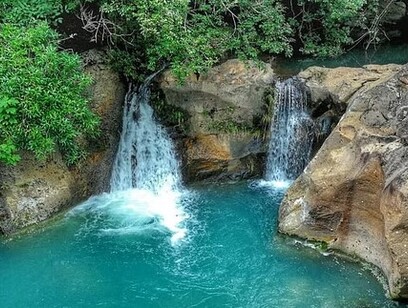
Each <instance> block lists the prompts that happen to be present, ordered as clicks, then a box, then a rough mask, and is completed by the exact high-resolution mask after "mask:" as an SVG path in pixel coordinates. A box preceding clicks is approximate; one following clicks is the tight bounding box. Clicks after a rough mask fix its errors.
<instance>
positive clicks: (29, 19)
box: [0, 0, 80, 25]
mask: <svg viewBox="0 0 408 308" xmlns="http://www.w3.org/2000/svg"><path fill="white" fill-rule="evenodd" d="M2 1H3V3H2V4H1V6H0V8H2V11H1V13H0V14H2V15H3V16H0V17H2V18H3V19H4V20H3V21H4V22H7V23H13V24H19V25H29V24H35V23H37V22H38V21H39V20H42V21H47V22H48V23H50V24H54V25H55V24H57V23H60V22H62V18H61V15H62V14H63V13H65V12H70V11H72V10H73V9H74V8H76V7H77V6H78V5H79V3H80V1H79V0H2Z"/></svg>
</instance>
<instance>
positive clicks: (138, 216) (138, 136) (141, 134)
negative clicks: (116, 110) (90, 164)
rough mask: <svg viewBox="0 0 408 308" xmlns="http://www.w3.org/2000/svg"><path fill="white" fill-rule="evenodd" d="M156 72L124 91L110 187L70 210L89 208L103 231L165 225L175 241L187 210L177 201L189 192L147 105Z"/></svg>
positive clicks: (143, 231)
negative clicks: (117, 144) (136, 86)
mask: <svg viewBox="0 0 408 308" xmlns="http://www.w3.org/2000/svg"><path fill="white" fill-rule="evenodd" d="M156 74H157V73H156ZM156 74H153V75H151V76H150V77H149V78H147V80H146V81H145V82H144V84H143V85H141V86H140V87H139V89H135V88H133V87H132V86H131V87H130V89H129V91H128V93H127V94H126V97H125V106H124V112H123V124H122V127H123V128H122V133H121V138H120V142H119V147H118V151H117V154H116V158H115V161H114V164H113V168H112V176H111V192H110V193H109V194H104V195H101V196H96V197H93V198H91V199H89V200H88V201H87V202H85V203H84V204H83V205H82V206H80V207H78V208H76V209H75V210H74V214H75V213H77V212H83V211H85V212H87V213H92V217H93V218H92V219H93V220H92V221H91V222H90V224H93V223H96V222H97V221H98V220H101V219H103V221H104V229H102V230H99V231H100V232H102V233H103V234H128V233H141V234H150V233H151V232H152V231H159V232H168V231H170V232H171V233H172V236H171V243H172V244H175V243H177V242H178V241H179V240H180V239H182V238H184V237H185V235H186V232H187V229H186V228H185V226H184V224H185V220H186V218H188V217H189V215H188V214H187V213H186V211H185V210H184V207H183V205H182V203H183V202H184V201H185V200H186V195H188V192H187V191H186V190H185V189H184V188H183V186H182V183H181V176H180V171H179V163H178V161H177V159H176V154H175V151H174V147H173V144H172V141H171V139H170V137H169V136H168V134H167V132H166V130H165V129H164V128H163V127H162V126H161V125H160V124H159V123H157V122H156V121H155V119H154V115H153V109H152V107H150V106H149V98H150V90H149V85H150V83H151V81H152V79H153V78H154V77H155V76H156Z"/></svg>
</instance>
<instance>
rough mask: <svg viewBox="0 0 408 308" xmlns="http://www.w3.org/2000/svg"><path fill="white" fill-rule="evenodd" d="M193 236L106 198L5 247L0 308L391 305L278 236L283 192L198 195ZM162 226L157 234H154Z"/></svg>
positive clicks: (236, 187) (348, 267)
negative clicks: (177, 234)
mask: <svg viewBox="0 0 408 308" xmlns="http://www.w3.org/2000/svg"><path fill="white" fill-rule="evenodd" d="M192 190H193V191H194V196H193V197H191V196H190V197H189V198H188V199H187V200H185V201H184V210H185V211H186V212H187V213H188V215H189V217H188V218H186V220H185V222H186V224H185V228H186V229H187V234H186V236H185V237H184V238H183V239H181V240H180V241H179V242H178V243H177V244H176V245H172V244H171V240H170V239H171V234H170V232H169V231H166V229H163V228H160V227H159V226H157V225H156V226H155V223H154V221H153V222H152V221H145V222H144V224H145V225H144V226H145V227H144V228H142V227H140V226H142V225H143V224H142V225H140V224H139V225H138V226H139V227H138V228H132V227H131V226H132V224H131V223H129V220H132V219H136V218H137V217H136V216H137V215H139V214H135V215H136V216H134V215H133V214H134V213H133V214H129V215H126V213H122V214H123V215H122V216H121V215H116V216H115V215H113V214H112V213H113V212H114V211H112V210H113V209H114V208H115V202H117V201H114V200H113V201H112V202H108V203H106V204H105V205H104V206H101V207H98V204H97V203H98V202H103V198H104V197H101V198H100V199H95V200H93V202H91V203H90V204H88V206H86V207H82V208H80V209H79V210H74V211H71V212H69V213H67V214H66V215H65V216H64V217H62V218H61V219H59V220H56V221H54V222H52V223H50V224H48V225H47V226H44V227H43V228H42V229H41V230H37V231H35V232H34V233H31V234H22V235H20V236H16V237H14V238H12V239H7V240H5V239H3V240H1V242H0V281H1V282H0V306H1V307H15V308H17V307H31V308H34V307H392V306H394V305H395V303H394V302H392V301H390V300H388V299H387V298H386V297H385V295H384V294H385V291H384V289H383V287H382V285H381V284H380V283H379V282H378V281H377V279H375V278H374V276H373V275H372V274H371V273H370V271H369V270H367V269H364V268H363V267H362V266H361V265H360V264H358V263H351V262H346V261H344V260H342V259H340V258H338V257H335V256H323V255H321V254H320V253H318V252H317V251H316V250H314V249H311V248H305V247H303V246H302V245H299V244H296V241H295V240H294V239H289V238H286V237H284V236H281V235H279V234H277V231H276V225H277V212H278V204H279V202H280V200H281V198H282V193H283V192H282V191H271V190H268V189H266V188H251V187H249V185H248V183H238V184H231V185H216V186H208V185H207V186H202V187H194V188H192ZM154 226H155V227H154Z"/></svg>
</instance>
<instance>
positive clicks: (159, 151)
mask: <svg viewBox="0 0 408 308" xmlns="http://www.w3.org/2000/svg"><path fill="white" fill-rule="evenodd" d="M153 77H154V75H152V76H150V77H149V78H148V79H147V80H146V81H145V82H144V84H143V85H142V86H140V88H139V90H138V91H137V92H135V91H134V90H133V89H130V90H129V92H128V93H127V95H126V99H125V100H126V101H125V108H124V112H123V129H122V134H121V140H120V143H119V148H118V152H117V155H116V159H115V162H114V166H113V170H112V177H111V191H112V192H114V191H120V190H127V189H131V188H137V189H144V190H148V191H151V192H154V193H155V194H158V193H160V192H163V191H167V192H170V191H178V190H180V189H181V177H180V172H179V163H178V161H177V159H176V154H175V151H174V147H173V144H172V142H171V139H170V138H169V136H168V135H167V132H166V131H165V129H164V128H163V127H162V126H161V125H160V124H158V123H156V121H155V119H154V116H153V109H152V107H150V106H149V97H150V90H149V85H150V82H151V80H152V79H153Z"/></svg>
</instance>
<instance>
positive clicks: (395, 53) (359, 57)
mask: <svg viewBox="0 0 408 308" xmlns="http://www.w3.org/2000/svg"><path fill="white" fill-rule="evenodd" d="M389 63H394V64H406V63H408V44H401V45H381V46H378V47H377V48H375V49H374V48H372V49H369V50H364V49H358V48H355V49H353V50H351V51H349V52H347V53H345V54H343V55H340V56H338V57H332V58H306V57H305V58H290V59H277V60H276V61H275V62H274V63H273V64H272V65H273V67H274V69H275V71H276V72H277V73H278V75H282V76H292V75H296V74H297V73H299V72H300V71H302V70H305V69H306V68H308V67H310V66H322V67H328V68H335V67H339V66H348V67H362V66H364V65H367V64H389Z"/></svg>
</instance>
